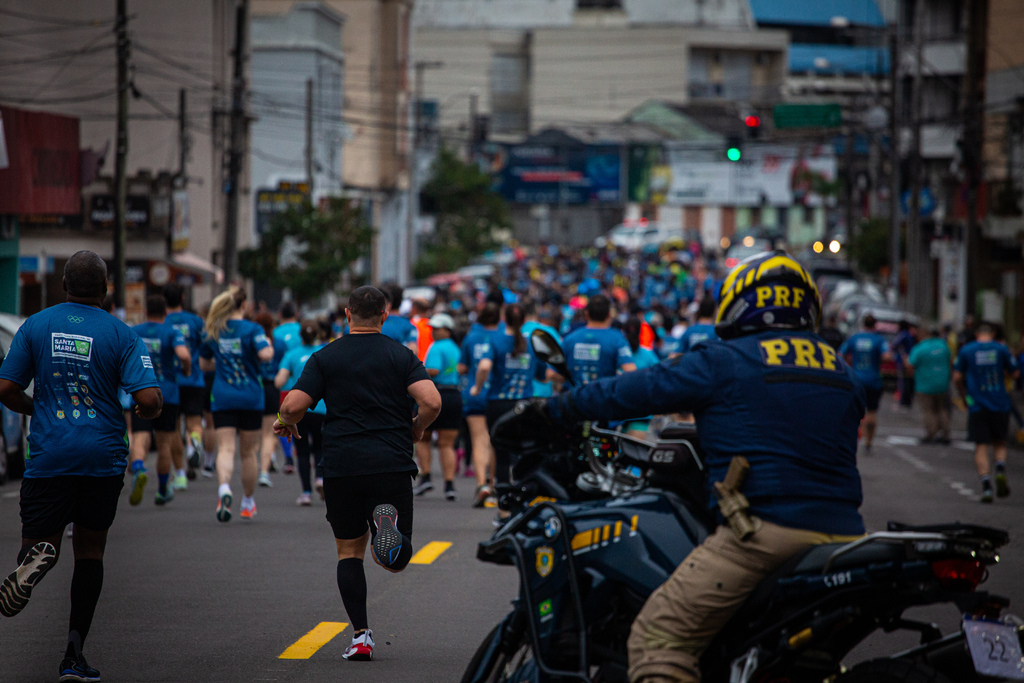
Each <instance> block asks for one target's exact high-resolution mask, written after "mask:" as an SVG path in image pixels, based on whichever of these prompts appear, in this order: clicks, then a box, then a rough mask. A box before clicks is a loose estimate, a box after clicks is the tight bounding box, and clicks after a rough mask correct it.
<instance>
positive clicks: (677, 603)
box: [629, 518, 858, 683]
mask: <svg viewBox="0 0 1024 683" xmlns="http://www.w3.org/2000/svg"><path fill="white" fill-rule="evenodd" d="M754 524H755V526H756V527H757V531H756V532H755V533H754V535H753V536H751V537H750V538H749V539H748V540H746V541H740V540H739V539H738V538H736V535H735V534H733V532H732V531H731V530H730V529H729V527H728V526H720V527H718V530H717V531H715V533H714V534H713V535H712V536H711V537H709V538H708V539H707V540H706V541H705V542H704V543H702V544H701V545H700V546H698V547H697V548H696V549H694V551H693V552H691V553H690V554H689V555H688V556H687V557H686V559H685V560H683V563H682V564H680V565H679V567H678V568H677V569H676V570H675V572H673V574H672V576H671V577H670V578H669V580H668V581H666V582H665V583H664V584H663V585H662V586H661V587H660V588H658V590H656V591H654V593H652V594H651V597H650V598H648V599H647V603H646V604H645V605H644V607H643V609H642V610H640V614H639V615H638V616H637V618H636V621H634V622H633V628H632V631H631V633H630V636H629V680H630V681H631V683H641V682H642V683H699V681H700V668H699V658H700V655H701V653H702V652H704V650H705V649H706V648H707V646H708V645H709V644H710V643H711V640H712V639H713V638H714V637H715V635H716V634H717V633H718V632H719V631H720V630H722V627H723V626H725V624H726V623H727V622H728V621H729V619H731V618H732V616H733V615H734V614H735V613H736V611H737V610H738V609H739V608H740V606H741V605H742V604H743V602H744V601H745V600H746V599H747V596H749V595H750V593H752V592H753V590H754V588H756V587H757V584H758V583H760V582H761V580H762V579H764V578H765V577H766V576H768V575H769V574H771V573H772V572H774V571H775V570H776V569H778V568H779V567H780V566H781V565H782V564H784V563H785V562H786V560H788V559H790V558H791V557H793V556H794V555H796V554H797V553H799V552H800V551H802V550H805V549H807V548H808V547H810V546H813V545H818V544H820V543H841V542H846V541H851V540H854V539H856V538H858V537H856V536H834V535H829V534H823V533H818V532H815V531H805V530H802V529H789V528H787V527H781V526H778V525H776V524H771V523H769V522H765V521H763V520H760V519H757V518H754Z"/></svg>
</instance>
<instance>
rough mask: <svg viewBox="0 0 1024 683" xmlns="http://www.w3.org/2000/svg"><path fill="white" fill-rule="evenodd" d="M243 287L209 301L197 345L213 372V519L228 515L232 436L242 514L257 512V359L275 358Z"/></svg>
mask: <svg viewBox="0 0 1024 683" xmlns="http://www.w3.org/2000/svg"><path fill="white" fill-rule="evenodd" d="M244 307H245V291H243V290H242V289H239V288H238V287H232V288H231V289H229V290H228V291H226V292H224V293H223V294H220V295H219V296H217V298H215V299H214V300H213V303H211V304H210V312H209V313H208V314H207V316H206V334H205V336H204V338H203V345H202V347H201V348H200V349H199V355H200V361H199V362H200V365H201V366H202V368H203V370H204V371H207V372H210V371H212V372H215V373H216V374H215V376H214V379H213V388H212V389H211V391H210V409H211V412H212V413H213V426H214V429H215V430H216V433H217V477H218V479H219V480H220V488H219V489H218V491H217V498H218V501H217V519H218V520H219V521H221V522H227V521H228V520H230V519H231V501H232V496H231V478H232V476H233V475H234V471H235V439H236V437H237V438H238V441H239V445H240V452H241V453H240V455H241V461H242V512H241V515H242V518H243V519H252V518H253V517H254V516H255V515H256V501H255V500H253V497H252V496H253V494H254V493H255V492H256V479H257V477H258V476H259V448H260V427H261V426H262V423H263V385H262V383H261V382H260V363H266V362H268V361H271V360H273V358H274V347H273V346H271V345H270V342H269V341H268V340H267V335H266V334H265V333H264V332H263V328H262V327H260V326H259V325H257V324H256V323H254V322H252V321H249V320H244V319H243V315H244Z"/></svg>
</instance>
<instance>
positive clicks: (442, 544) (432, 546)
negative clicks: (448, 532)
mask: <svg viewBox="0 0 1024 683" xmlns="http://www.w3.org/2000/svg"><path fill="white" fill-rule="evenodd" d="M451 547H452V544H451V543H448V542H447V541H431V542H430V543H428V544H426V545H425V546H423V547H422V548H420V550H419V552H418V553H416V554H415V555H413V556H412V559H411V560H409V564H430V563H431V562H433V561H434V560H436V559H437V558H439V557H440V556H441V553H443V552H444V551H445V550H448V548H451Z"/></svg>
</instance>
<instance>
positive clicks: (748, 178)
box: [666, 144, 838, 206]
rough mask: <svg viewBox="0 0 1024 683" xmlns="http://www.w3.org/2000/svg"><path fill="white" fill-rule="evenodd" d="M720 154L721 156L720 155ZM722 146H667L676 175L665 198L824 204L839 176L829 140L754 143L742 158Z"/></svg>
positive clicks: (694, 202)
mask: <svg viewBox="0 0 1024 683" xmlns="http://www.w3.org/2000/svg"><path fill="white" fill-rule="evenodd" d="M716 157H718V158H716ZM721 157H722V154H720V153H719V151H718V150H716V151H714V152H710V151H708V150H706V149H701V150H694V149H687V148H676V149H672V150H670V152H669V167H670V168H671V172H672V178H671V181H670V182H669V190H668V194H667V197H666V203H667V204H671V205H674V206H793V205H803V206H821V205H823V204H824V202H825V197H824V196H822V192H823V191H824V190H825V189H826V188H827V186H828V185H829V184H831V183H834V182H835V180H836V173H837V166H838V165H837V161H836V157H835V155H834V154H833V152H832V149H831V148H830V147H828V146H825V145H813V146H802V145H750V144H747V145H746V146H745V147H744V149H743V160H742V161H739V162H733V161H727V160H725V159H724V158H721Z"/></svg>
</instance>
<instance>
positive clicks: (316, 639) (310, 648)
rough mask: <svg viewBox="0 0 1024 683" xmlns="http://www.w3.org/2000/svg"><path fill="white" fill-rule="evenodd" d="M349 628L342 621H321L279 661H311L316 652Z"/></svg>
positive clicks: (284, 653)
mask: <svg viewBox="0 0 1024 683" xmlns="http://www.w3.org/2000/svg"><path fill="white" fill-rule="evenodd" d="M346 628H348V624H346V623H345V622H341V621H321V622H320V623H319V624H317V625H316V627H315V628H314V629H313V630H312V631H310V632H309V633H307V634H306V635H304V636H302V637H301V638H299V639H298V640H296V641H295V642H294V643H293V644H292V646H291V647H289V648H288V649H287V650H285V651H284V652H282V653H281V656H279V657H278V659H309V658H310V657H312V656H313V655H314V654H316V651H317V650H319V649H320V648H322V647H323V646H324V645H326V644H327V643H329V642H331V639H332V638H334V636H336V635H338V634H339V633H341V632H342V631H344V630H345V629H346Z"/></svg>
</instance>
